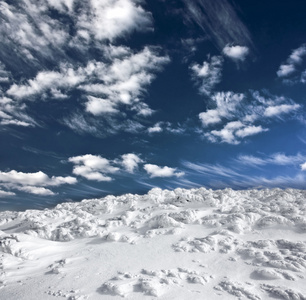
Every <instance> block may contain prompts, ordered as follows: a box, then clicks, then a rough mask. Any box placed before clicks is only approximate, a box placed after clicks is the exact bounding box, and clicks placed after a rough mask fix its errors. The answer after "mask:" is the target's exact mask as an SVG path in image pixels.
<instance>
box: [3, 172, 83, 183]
mask: <svg viewBox="0 0 306 300" xmlns="http://www.w3.org/2000/svg"><path fill="white" fill-rule="evenodd" d="M0 182H3V183H12V184H18V185H29V186H59V185H62V184H75V183H76V182H77V180H76V179H75V178H74V177H71V176H67V177H62V176H52V177H49V176H48V175H47V174H45V173H43V172H41V171H38V172H36V173H23V172H17V171H15V170H11V171H9V172H2V171H0Z"/></svg>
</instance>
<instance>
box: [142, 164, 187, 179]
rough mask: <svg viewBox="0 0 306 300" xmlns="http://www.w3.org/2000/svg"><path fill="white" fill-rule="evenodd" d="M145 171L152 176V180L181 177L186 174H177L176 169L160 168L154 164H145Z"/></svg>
mask: <svg viewBox="0 0 306 300" xmlns="http://www.w3.org/2000/svg"><path fill="white" fill-rule="evenodd" d="M144 169H145V171H146V172H147V173H148V174H149V175H150V177H151V178H154V177H173V176H175V177H181V176H184V175H185V173H184V172H177V171H176V170H177V169H176V168H170V167H167V166H165V167H160V166H157V165H153V164H145V165H144Z"/></svg>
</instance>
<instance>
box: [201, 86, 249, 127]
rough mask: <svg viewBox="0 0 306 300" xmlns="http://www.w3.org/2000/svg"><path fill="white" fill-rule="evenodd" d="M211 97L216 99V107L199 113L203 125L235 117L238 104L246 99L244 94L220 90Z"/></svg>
mask: <svg viewBox="0 0 306 300" xmlns="http://www.w3.org/2000/svg"><path fill="white" fill-rule="evenodd" d="M211 99H212V100H213V101H214V104H215V105H216V108H215V109H209V110H207V111H206V112H202V113H200V114H199V118H200V120H201V122H202V124H203V126H208V125H211V124H217V123H220V122H221V121H222V119H223V118H231V117H233V116H234V115H235V113H236V111H237V106H238V105H239V104H240V103H241V101H242V100H243V99H244V95H243V94H235V93H233V92H226V93H225V92H218V93H215V94H214V95H213V96H212V98H211Z"/></svg>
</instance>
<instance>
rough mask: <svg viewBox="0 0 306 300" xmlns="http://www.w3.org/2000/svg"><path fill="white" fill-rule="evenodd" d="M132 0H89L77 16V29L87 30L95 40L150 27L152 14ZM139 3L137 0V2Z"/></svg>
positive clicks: (123, 34)
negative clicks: (81, 12)
mask: <svg viewBox="0 0 306 300" xmlns="http://www.w3.org/2000/svg"><path fill="white" fill-rule="evenodd" d="M137 2H138V1H132V0H104V1H99V0H90V1H89V3H88V4H89V5H88V7H87V9H88V10H87V11H86V10H84V11H83V12H84V13H83V14H81V15H80V16H79V17H78V21H77V27H78V28H79V31H88V32H90V33H91V34H93V35H94V37H95V39H97V40H106V39H108V40H113V39H115V38H118V37H121V36H125V35H127V34H129V33H130V32H132V31H146V30H150V29H151V25H152V16H151V13H149V12H146V11H145V10H144V9H143V8H142V7H141V6H139V5H138V4H137ZM138 3H139V2H138Z"/></svg>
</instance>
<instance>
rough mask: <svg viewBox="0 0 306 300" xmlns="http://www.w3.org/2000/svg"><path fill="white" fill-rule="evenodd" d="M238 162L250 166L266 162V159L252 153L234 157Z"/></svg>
mask: <svg viewBox="0 0 306 300" xmlns="http://www.w3.org/2000/svg"><path fill="white" fill-rule="evenodd" d="M236 161H238V162H239V163H242V164H244V165H251V166H262V165H265V164H266V160H265V159H262V158H260V157H256V156H253V155H239V156H238V158H237V159H236Z"/></svg>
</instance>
